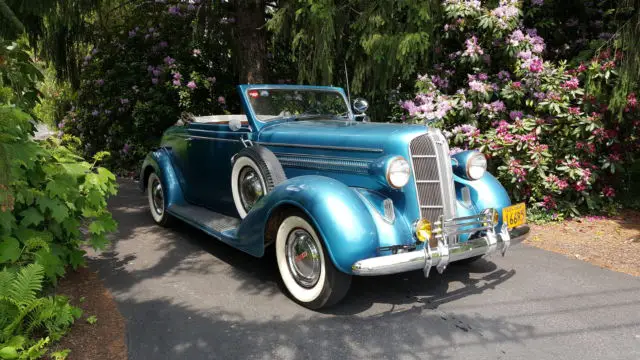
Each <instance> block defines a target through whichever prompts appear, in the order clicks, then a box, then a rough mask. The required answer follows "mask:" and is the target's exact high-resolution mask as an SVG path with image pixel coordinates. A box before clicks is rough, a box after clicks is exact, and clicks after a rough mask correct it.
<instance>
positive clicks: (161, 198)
mask: <svg viewBox="0 0 640 360" xmlns="http://www.w3.org/2000/svg"><path fill="white" fill-rule="evenodd" d="M147 198H148V200H149V210H150V211H151V216H152V217H153V221H155V222H156V223H157V224H158V225H160V226H166V227H168V226H171V224H172V223H173V220H174V218H173V217H171V215H169V213H167V211H166V203H167V201H166V193H165V189H164V186H162V181H161V180H160V178H159V177H158V175H156V173H155V172H152V173H151V175H149V179H148V180H147Z"/></svg>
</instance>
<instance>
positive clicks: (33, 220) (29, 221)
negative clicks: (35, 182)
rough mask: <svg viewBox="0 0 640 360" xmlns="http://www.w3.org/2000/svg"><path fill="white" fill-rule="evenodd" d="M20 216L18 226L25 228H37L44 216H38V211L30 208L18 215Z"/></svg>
mask: <svg viewBox="0 0 640 360" xmlns="http://www.w3.org/2000/svg"><path fill="white" fill-rule="evenodd" d="M20 216H22V220H21V221H20V225H21V226H24V227H27V226H29V225H33V226H38V225H40V223H42V222H43V221H44V216H42V214H40V212H39V211H38V209H36V208H35V207H30V208H28V209H26V210H24V211H23V212H21V213H20Z"/></svg>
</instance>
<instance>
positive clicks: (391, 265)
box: [351, 216, 529, 277]
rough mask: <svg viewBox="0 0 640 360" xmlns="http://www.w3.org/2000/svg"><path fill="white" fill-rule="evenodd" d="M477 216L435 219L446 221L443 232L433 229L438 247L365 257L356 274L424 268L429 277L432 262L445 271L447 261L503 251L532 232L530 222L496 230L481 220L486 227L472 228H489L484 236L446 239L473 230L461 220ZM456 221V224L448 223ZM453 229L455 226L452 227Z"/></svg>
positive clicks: (370, 274) (356, 266) (438, 268)
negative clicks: (448, 240) (456, 241)
mask: <svg viewBox="0 0 640 360" xmlns="http://www.w3.org/2000/svg"><path fill="white" fill-rule="evenodd" d="M478 218H479V216H472V217H468V218H457V219H454V220H452V221H449V222H445V223H444V224H442V223H441V222H440V224H437V223H436V224H435V225H440V226H442V225H444V227H439V230H440V232H438V231H434V233H435V234H436V239H437V241H438V245H437V246H436V247H431V246H430V245H429V244H428V243H425V246H424V249H419V250H415V251H411V252H405V253H399V254H394V255H386V256H379V257H374V258H369V259H363V260H360V261H357V262H356V263H354V264H353V265H352V266H351V270H352V271H353V274H354V275H361V276H374V275H388V274H396V273H401V272H407V271H413V270H418V269H423V270H424V275H425V277H428V276H429V271H430V270H431V267H433V266H435V267H436V269H437V270H438V272H439V273H442V272H443V271H444V270H445V268H446V267H447V265H448V264H449V263H451V262H454V261H458V260H464V259H467V258H470V257H474V256H479V255H483V256H488V255H491V254H494V253H496V252H497V251H500V253H502V255H504V254H505V252H506V251H507V249H508V248H509V246H510V245H512V244H517V243H520V242H521V241H523V240H524V239H526V238H527V236H528V235H529V226H527V225H522V226H519V227H517V228H513V229H511V230H509V229H507V228H506V226H503V227H502V229H501V231H500V232H499V233H496V232H495V231H493V230H492V228H489V229H487V227H488V226H485V225H484V224H480V225H483V227H482V228H474V229H473V231H474V232H476V231H479V230H486V235H485V236H482V237H477V238H474V239H470V240H468V241H466V242H460V243H455V244H452V245H449V244H448V243H447V241H446V239H447V237H448V236H452V235H454V234H462V233H469V232H470V231H469V230H467V231H464V230H461V229H460V227H463V226H464V225H460V222H465V221H469V220H470V221H471V222H470V223H466V225H473V224H476V225H477V223H475V222H473V221H474V220H477V219H478ZM453 223H456V224H457V225H456V226H448V225H450V224H453ZM444 229H446V230H444ZM450 229H453V230H452V231H449V230H450ZM438 235H440V236H438Z"/></svg>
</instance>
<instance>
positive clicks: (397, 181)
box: [387, 156, 411, 189]
mask: <svg viewBox="0 0 640 360" xmlns="http://www.w3.org/2000/svg"><path fill="white" fill-rule="evenodd" d="M410 175H411V167H410V166H409V163H408V162H407V160H405V159H404V158H403V157H402V156H397V157H394V158H393V159H391V160H390V161H389V164H388V165H387V182H388V183H389V185H391V186H392V187H394V188H396V189H399V188H401V187H403V186H405V185H407V183H408V182H409V176H410Z"/></svg>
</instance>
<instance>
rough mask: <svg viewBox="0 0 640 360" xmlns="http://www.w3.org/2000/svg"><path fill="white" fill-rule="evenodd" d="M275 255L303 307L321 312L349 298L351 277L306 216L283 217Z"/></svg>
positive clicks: (293, 213)
mask: <svg viewBox="0 0 640 360" xmlns="http://www.w3.org/2000/svg"><path fill="white" fill-rule="evenodd" d="M275 252H276V260H277V262H278V270H279V271H280V276H281V278H282V282H283V283H284V286H285V287H286V289H287V290H288V292H289V294H291V296H292V297H293V298H294V300H296V301H297V302H298V303H300V304H301V305H303V306H305V307H308V308H310V309H319V308H321V307H325V306H330V305H333V304H335V303H337V302H338V301H340V300H341V299H342V298H343V297H344V296H345V295H346V293H347V291H348V289H349V286H350V284H351V275H348V274H344V273H342V272H340V271H338V269H336V268H335V266H334V265H333V262H332V261H331V259H330V257H329V256H328V254H327V252H326V250H325V246H324V244H323V241H322V239H321V238H320V236H319V235H318V232H317V231H316V230H315V228H314V227H313V225H311V223H310V221H309V220H308V218H307V217H306V216H305V215H304V214H303V213H301V212H292V213H290V214H288V215H287V216H285V217H284V218H283V220H282V222H281V223H280V226H279V227H278V232H277V235H276V241H275Z"/></svg>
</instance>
